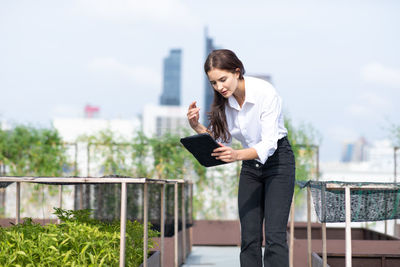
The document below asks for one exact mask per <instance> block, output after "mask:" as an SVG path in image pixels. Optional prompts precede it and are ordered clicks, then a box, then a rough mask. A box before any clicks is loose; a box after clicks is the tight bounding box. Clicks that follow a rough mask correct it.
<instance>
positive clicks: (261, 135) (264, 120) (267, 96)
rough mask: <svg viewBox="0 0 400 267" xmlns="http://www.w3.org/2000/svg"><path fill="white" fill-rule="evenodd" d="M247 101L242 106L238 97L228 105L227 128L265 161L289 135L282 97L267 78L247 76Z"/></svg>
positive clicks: (226, 111)
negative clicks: (279, 141) (284, 118)
mask: <svg viewBox="0 0 400 267" xmlns="http://www.w3.org/2000/svg"><path fill="white" fill-rule="evenodd" d="M244 81H245V100H244V103H243V105H242V107H241V108H240V106H239V104H238V102H237V101H236V99H235V97H234V96H233V95H232V96H230V97H229V98H228V101H227V104H226V106H225V114H226V120H227V124H228V130H229V132H230V134H231V136H232V137H233V138H235V139H237V140H238V141H240V142H241V143H242V146H243V148H254V149H255V150H256V151H257V155H258V159H257V160H258V161H260V162H261V163H262V164H264V163H265V162H266V161H267V159H268V157H269V156H271V155H272V154H274V152H275V150H276V149H277V146H278V144H277V142H278V140H279V139H281V138H283V137H285V136H286V135H287V130H286V128H285V126H284V121H283V115H282V100H281V98H280V97H279V95H278V94H277V92H276V90H275V88H274V87H273V86H272V85H271V84H270V83H269V82H267V81H265V80H261V79H258V78H254V77H248V76H245V77H244Z"/></svg>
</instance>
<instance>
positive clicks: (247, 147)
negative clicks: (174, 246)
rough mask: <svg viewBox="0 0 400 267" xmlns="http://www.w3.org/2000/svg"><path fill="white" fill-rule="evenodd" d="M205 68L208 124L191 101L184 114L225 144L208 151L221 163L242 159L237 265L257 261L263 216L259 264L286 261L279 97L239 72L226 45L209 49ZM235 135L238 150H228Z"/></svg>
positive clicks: (288, 170)
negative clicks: (208, 85)
mask: <svg viewBox="0 0 400 267" xmlns="http://www.w3.org/2000/svg"><path fill="white" fill-rule="evenodd" d="M204 71H205V73H206V74H207V77H208V79H209V81H210V83H211V85H212V87H213V88H214V100H213V104H212V107H211V111H210V112H209V113H208V118H209V121H210V125H209V126H208V127H205V126H204V125H202V124H201V123H199V110H200V108H198V107H197V106H196V102H193V103H192V104H191V105H190V106H189V110H188V113H187V117H188V120H189V123H190V126H191V127H192V128H193V129H194V130H195V131H196V132H197V133H205V132H208V133H210V134H211V135H212V136H213V137H214V138H215V139H216V140H219V141H221V142H222V143H225V145H223V144H222V143H220V144H221V147H219V148H216V149H215V150H214V151H213V153H212V154H211V155H212V156H215V157H216V158H217V159H220V160H222V161H225V162H234V161H238V160H241V161H243V162H242V169H241V173H240V181H239V193H238V204H239V218H240V226H241V252H240V264H241V266H242V267H245V266H248V267H255V266H262V251H261V246H262V240H263V236H262V226H263V222H264V221H265V252H264V266H273V267H280V266H288V265H289V263H288V262H289V261H288V247H287V241H286V226H287V221H288V216H289V210H290V204H291V201H292V196H293V189H294V179H295V162H294V156H293V151H292V149H291V147H290V144H289V142H288V140H287V138H286V136H287V130H286V128H285V126H284V122H283V115H282V105H281V98H280V97H279V96H278V94H277V93H276V91H275V89H274V87H273V86H272V85H271V84H270V83H268V82H266V81H264V80H261V79H257V78H253V77H244V73H245V70H244V67H243V64H242V62H241V61H240V60H239V59H238V58H237V56H236V55H235V54H234V53H233V52H232V51H230V50H227V49H220V50H214V51H213V52H211V53H210V54H209V55H208V57H207V60H206V62H205V64H204ZM232 138H236V139H237V140H239V141H240V142H241V143H242V147H243V149H238V150H235V149H232V148H231V147H230V146H229V143H230V142H231V141H232Z"/></svg>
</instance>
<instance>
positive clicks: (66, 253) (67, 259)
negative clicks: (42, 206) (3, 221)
mask: <svg viewBox="0 0 400 267" xmlns="http://www.w3.org/2000/svg"><path fill="white" fill-rule="evenodd" d="M90 213H91V211H90V210H77V211H71V210H62V209H57V208H56V212H55V214H56V215H57V216H58V218H60V219H61V220H62V221H63V222H62V223H61V224H48V225H46V226H41V225H40V224H37V223H34V222H32V219H30V218H27V219H25V220H24V222H23V223H22V224H18V225H14V226H11V227H9V228H1V227H0V266H118V263H119V248H120V222H119V221H114V222H112V223H104V222H101V221H98V220H96V219H93V218H91V217H90ZM156 236H158V232H156V231H153V230H149V244H148V245H149V248H153V247H154V245H155V243H154V242H153V241H152V239H151V238H152V237H156ZM125 257H126V265H127V266H139V265H140V264H141V263H142V261H143V225H142V224H141V223H139V222H137V221H134V222H131V221H127V225H126V256H125Z"/></svg>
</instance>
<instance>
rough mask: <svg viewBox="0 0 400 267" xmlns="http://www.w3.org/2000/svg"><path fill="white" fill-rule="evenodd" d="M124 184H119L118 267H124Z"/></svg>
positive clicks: (125, 198) (125, 199)
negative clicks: (119, 226)
mask: <svg viewBox="0 0 400 267" xmlns="http://www.w3.org/2000/svg"><path fill="white" fill-rule="evenodd" d="M126 202H127V196H126V183H121V222H120V223H121V230H120V231H121V233H120V235H121V236H120V250H119V266H120V267H124V266H125V234H126Z"/></svg>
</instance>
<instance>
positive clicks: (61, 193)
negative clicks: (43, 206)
mask: <svg viewBox="0 0 400 267" xmlns="http://www.w3.org/2000/svg"><path fill="white" fill-rule="evenodd" d="M62 197H63V186H62V185H59V186H58V207H59V208H60V209H62ZM57 223H58V224H60V223H61V220H60V219H57Z"/></svg>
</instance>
